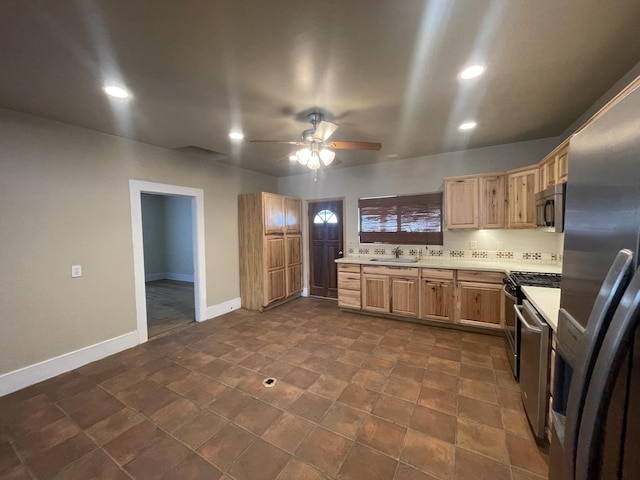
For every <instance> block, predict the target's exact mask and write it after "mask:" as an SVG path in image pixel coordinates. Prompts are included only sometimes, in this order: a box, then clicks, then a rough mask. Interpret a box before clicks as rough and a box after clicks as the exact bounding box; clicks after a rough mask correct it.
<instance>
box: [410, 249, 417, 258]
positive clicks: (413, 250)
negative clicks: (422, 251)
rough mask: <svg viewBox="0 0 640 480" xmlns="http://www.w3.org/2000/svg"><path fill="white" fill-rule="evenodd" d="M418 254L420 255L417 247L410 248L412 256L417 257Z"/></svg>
mask: <svg viewBox="0 0 640 480" xmlns="http://www.w3.org/2000/svg"><path fill="white" fill-rule="evenodd" d="M416 255H418V250H416V249H415V248H412V249H411V250H409V256H410V257H415V256H416Z"/></svg>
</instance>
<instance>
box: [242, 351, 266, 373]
mask: <svg viewBox="0 0 640 480" xmlns="http://www.w3.org/2000/svg"><path fill="white" fill-rule="evenodd" d="M270 362H271V360H269V359H268V358H267V357H265V356H263V355H260V354H259V353H252V354H251V355H249V356H248V357H247V358H245V359H244V360H242V361H241V362H240V365H241V366H243V367H245V368H249V369H251V370H259V369H260V368H262V367H263V366H265V365H266V364H267V363H270Z"/></svg>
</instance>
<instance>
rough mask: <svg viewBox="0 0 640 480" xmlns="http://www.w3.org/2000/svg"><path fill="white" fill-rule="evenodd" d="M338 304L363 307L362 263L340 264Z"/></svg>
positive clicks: (340, 305) (346, 306) (348, 306)
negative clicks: (361, 288) (361, 297)
mask: <svg viewBox="0 0 640 480" xmlns="http://www.w3.org/2000/svg"><path fill="white" fill-rule="evenodd" d="M338 306H339V307H345V308H357V309H360V308H362V302H361V299H360V265H350V264H344V263H341V264H338Z"/></svg>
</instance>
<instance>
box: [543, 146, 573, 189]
mask: <svg viewBox="0 0 640 480" xmlns="http://www.w3.org/2000/svg"><path fill="white" fill-rule="evenodd" d="M539 166H540V187H539V190H544V189H545V188H547V187H551V186H552V185H557V184H558V183H563V182H566V181H567V178H568V176H569V142H568V141H567V142H565V143H563V144H561V145H559V146H558V147H557V148H556V149H555V150H553V152H551V153H550V154H549V155H547V156H546V157H545V158H543V159H542V161H541V162H540V163H539Z"/></svg>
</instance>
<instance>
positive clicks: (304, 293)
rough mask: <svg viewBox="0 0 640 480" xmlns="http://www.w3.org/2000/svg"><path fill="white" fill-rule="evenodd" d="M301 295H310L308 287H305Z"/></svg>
mask: <svg viewBox="0 0 640 480" xmlns="http://www.w3.org/2000/svg"><path fill="white" fill-rule="evenodd" d="M300 296H302V297H308V296H309V290H307V287H304V288H303V289H302V293H301V294H300Z"/></svg>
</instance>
